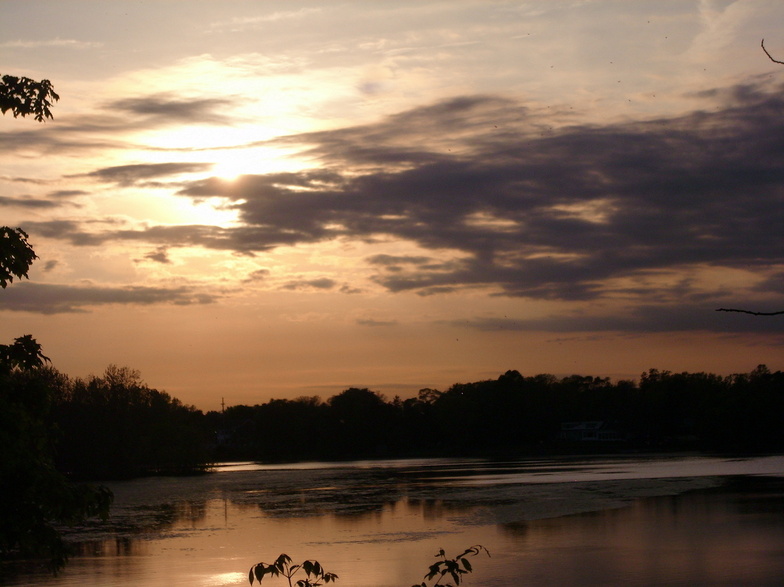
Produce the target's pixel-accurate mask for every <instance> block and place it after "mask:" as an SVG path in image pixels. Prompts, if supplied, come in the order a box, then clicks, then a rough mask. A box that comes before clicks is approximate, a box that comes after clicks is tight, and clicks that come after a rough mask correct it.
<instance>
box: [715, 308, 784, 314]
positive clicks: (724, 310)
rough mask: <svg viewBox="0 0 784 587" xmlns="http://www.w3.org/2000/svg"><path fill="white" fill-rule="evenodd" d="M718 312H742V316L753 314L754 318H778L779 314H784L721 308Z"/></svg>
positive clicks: (783, 312) (782, 312)
mask: <svg viewBox="0 0 784 587" xmlns="http://www.w3.org/2000/svg"><path fill="white" fill-rule="evenodd" d="M716 311H717V312H740V313H741V314H751V315H752V316H777V315H778V314H784V310H782V311H781V312H752V311H751V310H736V309H735V308H719V309H718V310H716Z"/></svg>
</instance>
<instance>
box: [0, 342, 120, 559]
mask: <svg viewBox="0 0 784 587" xmlns="http://www.w3.org/2000/svg"><path fill="white" fill-rule="evenodd" d="M23 339H24V340H25V341H27V342H30V343H31V344H28V345H26V346H27V347H28V348H29V349H32V352H31V353H30V356H29V357H28V358H27V359H24V358H23V359H22V360H19V361H17V360H14V361H13V364H12V365H11V368H5V369H4V370H3V371H2V372H0V447H2V450H0V520H2V523H0V558H2V559H18V558H37V559H43V560H45V561H47V564H48V566H49V567H50V569H51V570H52V571H54V572H56V571H57V570H59V569H60V568H61V567H62V566H63V565H64V564H65V562H66V560H67V557H68V548H67V546H66V544H65V542H64V541H63V538H62V536H61V534H60V532H59V530H58V527H59V526H61V525H64V524H65V525H71V524H75V523H78V522H80V521H82V520H85V519H87V518H91V517H94V516H101V517H105V516H107V515H108V512H109V506H110V504H111V501H112V494H111V492H110V491H109V490H108V489H106V488H105V487H91V486H86V485H76V484H74V483H71V482H70V481H69V480H68V479H67V478H66V477H65V476H63V474H62V473H60V472H59V471H57V469H56V467H55V451H56V442H55V437H54V434H53V429H54V426H53V424H52V408H53V401H54V397H55V396H56V394H57V389H58V388H59V387H60V386H61V385H62V384H63V376H62V375H60V374H59V373H58V372H57V371H55V370H54V369H52V368H50V367H46V366H40V365H33V363H35V362H36V360H40V356H39V355H40V347H39V346H38V345H37V343H35V341H34V340H33V339H32V337H29V338H28V337H23ZM17 340H19V339H17ZM10 346H11V347H13V345H10ZM24 346H25V345H23V347H24ZM36 349H38V350H36ZM12 354H13V353H12ZM6 367H7V365H6Z"/></svg>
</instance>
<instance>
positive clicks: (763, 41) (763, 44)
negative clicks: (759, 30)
mask: <svg viewBox="0 0 784 587" xmlns="http://www.w3.org/2000/svg"><path fill="white" fill-rule="evenodd" d="M760 47H762V50H763V51H765V55H767V56H768V57H769V58H770V60H771V61H772V62H773V63H779V64H781V65H784V61H779V60H778V59H773V55H771V54H770V53H768V50H767V49H766V48H765V39H762V42H761V43H760Z"/></svg>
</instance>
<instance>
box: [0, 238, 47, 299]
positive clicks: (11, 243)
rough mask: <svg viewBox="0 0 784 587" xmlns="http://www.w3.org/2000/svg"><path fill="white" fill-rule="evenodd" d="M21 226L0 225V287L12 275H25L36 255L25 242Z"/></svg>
mask: <svg viewBox="0 0 784 587" xmlns="http://www.w3.org/2000/svg"><path fill="white" fill-rule="evenodd" d="M28 238H29V237H28V235H27V233H26V232H25V231H24V230H22V229H21V228H10V227H8V226H0V287H2V288H3V289H5V288H6V287H7V286H8V284H9V283H11V282H13V280H14V277H17V278H19V279H21V278H22V277H27V272H28V270H29V269H30V266H31V265H32V264H33V261H34V260H36V259H37V258H38V255H36V254H35V251H33V247H31V246H30V243H29V242H27V239H28Z"/></svg>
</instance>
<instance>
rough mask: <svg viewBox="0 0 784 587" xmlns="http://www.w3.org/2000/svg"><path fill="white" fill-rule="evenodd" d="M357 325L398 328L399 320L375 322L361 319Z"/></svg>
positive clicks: (370, 319) (369, 319)
mask: <svg viewBox="0 0 784 587" xmlns="http://www.w3.org/2000/svg"><path fill="white" fill-rule="evenodd" d="M357 324H359V325H360V326H370V327H372V328H377V327H379V326H380V327H386V326H396V325H397V320H373V319H372V318H359V319H357Z"/></svg>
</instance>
